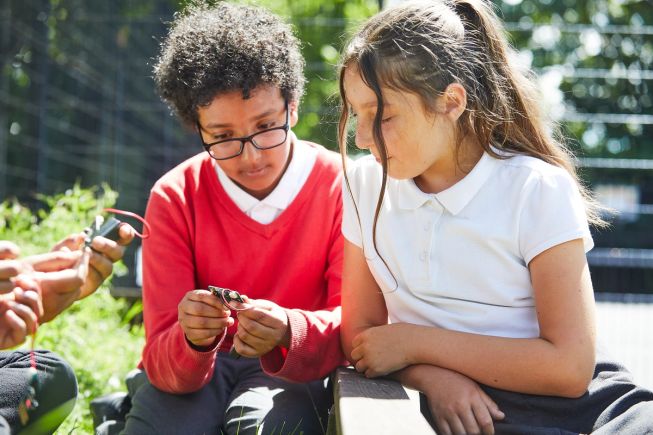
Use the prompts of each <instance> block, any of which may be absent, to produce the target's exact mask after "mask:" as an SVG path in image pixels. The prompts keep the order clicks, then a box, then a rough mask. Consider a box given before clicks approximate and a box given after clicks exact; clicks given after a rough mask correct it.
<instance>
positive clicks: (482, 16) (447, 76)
mask: <svg viewBox="0 0 653 435" xmlns="http://www.w3.org/2000/svg"><path fill="white" fill-rule="evenodd" d="M512 52H513V49H512V48H511V47H510V45H509V43H508V41H507V38H506V36H505V31H504V29H503V25H502V24H501V22H500V20H499V18H498V17H497V15H496V14H495V13H494V11H493V10H492V7H491V5H490V4H488V3H487V2H486V1H484V0H430V1H413V2H407V3H402V4H400V5H398V6H395V7H393V8H389V9H387V10H385V11H383V12H380V13H379V14H377V15H376V16H374V17H372V18H371V19H370V20H369V21H367V22H366V23H365V24H364V25H363V27H362V29H360V30H359V31H358V32H357V33H356V34H355V35H354V36H353V38H352V39H351V41H350V42H349V44H348V45H347V47H346V49H345V51H344V54H343V56H342V59H341V66H340V71H339V75H340V96H341V100H342V112H341V116H340V122H339V126H338V132H339V138H338V139H339V143H340V150H341V154H342V156H343V165H346V147H347V130H348V122H349V110H350V108H349V105H348V103H347V98H346V94H345V89H344V85H343V80H344V75H345V71H346V69H347V68H349V67H355V68H356V69H357V70H358V71H359V73H360V76H361V78H362V80H363V82H364V83H365V84H366V85H367V86H369V88H370V89H371V90H372V91H373V92H374V93H375V95H376V99H377V111H376V115H375V118H374V122H373V127H372V133H373V138H374V141H375V145H376V148H377V149H378V151H379V155H380V158H381V165H382V168H383V178H382V185H381V192H380V194H379V200H378V202H377V207H376V211H375V217H374V228H373V242H374V248H375V250H377V252H378V249H376V223H377V219H378V214H379V210H380V208H381V203H382V200H383V195H384V193H385V187H386V183H387V169H388V162H387V150H386V145H385V141H384V138H383V133H382V129H381V120H382V119H383V107H384V101H383V93H382V88H388V89H393V90H397V91H404V92H410V93H412V94H415V95H417V96H419V98H420V100H421V102H422V104H423V105H424V108H425V109H426V110H428V111H429V112H431V113H435V102H436V100H437V98H438V97H440V96H442V95H443V92H444V90H445V89H446V87H447V86H448V85H449V84H451V83H459V84H461V85H462V86H463V87H464V88H465V90H466V92H467V108H466V110H465V112H464V113H463V114H462V115H461V117H460V118H459V120H458V123H457V131H456V135H455V137H456V141H457V148H458V146H459V145H460V143H461V140H462V138H463V137H465V135H468V134H471V135H474V136H475V137H476V138H477V140H478V143H479V144H480V145H481V147H482V148H483V150H484V151H486V152H487V153H488V154H490V155H492V156H494V157H496V158H506V155H505V154H510V155H514V154H520V155H528V156H532V157H535V158H538V159H541V160H544V161H545V162H547V163H550V164H553V165H556V166H559V167H562V168H564V169H566V170H567V172H569V174H570V175H571V176H572V177H573V179H574V180H575V181H576V183H577V184H578V187H579V189H580V191H581V194H582V195H583V198H584V199H585V205H586V207H585V209H586V213H587V218H588V221H589V222H590V223H591V224H593V225H596V226H604V225H605V224H606V223H605V221H604V220H603V219H602V218H601V216H600V210H601V207H600V206H599V205H598V204H597V203H596V202H595V201H594V200H593V199H592V197H591V195H590V193H589V191H588V190H587V189H586V188H585V187H584V186H583V185H582V184H581V183H580V181H579V178H578V175H577V173H576V169H575V166H574V164H573V155H572V153H571V152H570V151H569V149H568V148H567V146H566V145H565V143H564V140H563V138H562V135H561V134H560V133H559V129H558V128H557V126H555V125H554V123H553V122H551V121H550V120H549V118H548V117H546V116H545V115H544V113H543V111H542V109H541V107H540V105H539V103H538V101H539V100H540V97H539V93H538V92H537V89H536V86H535V84H534V80H533V75H532V74H530V73H528V72H525V71H523V70H522V69H520V68H518V67H517V66H516V65H515V64H514V61H513V59H514V56H511V54H512ZM495 149H496V150H499V151H500V152H501V151H503V153H500V154H497V153H496V152H495V151H494V150H495ZM506 151H507V153H506ZM346 183H347V186H348V187H349V181H348V180H347V181H346ZM357 213H358V210H357Z"/></svg>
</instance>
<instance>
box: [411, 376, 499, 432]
mask: <svg viewBox="0 0 653 435" xmlns="http://www.w3.org/2000/svg"><path fill="white" fill-rule="evenodd" d="M420 367H421V369H420V370H423V371H425V372H424V373H423V374H420V378H421V379H423V380H424V382H423V383H422V385H421V388H420V390H421V391H422V392H423V393H424V394H425V395H426V398H427V399H428V403H429V408H430V410H431V414H432V415H433V419H434V420H435V424H436V425H437V428H438V433H439V434H442V435H449V434H468V433H482V434H493V433H494V423H493V421H494V420H502V419H503V418H504V414H503V412H501V410H500V409H499V407H498V406H497V404H496V403H494V401H493V400H492V399H490V396H488V395H487V394H486V393H485V392H484V391H483V390H482V389H481V387H480V386H479V385H478V384H477V383H476V382H475V381H473V380H472V379H470V378H468V377H467V376H464V375H461V374H460V373H457V372H454V371H451V370H448V369H443V368H441V367H436V366H424V365H422V366H420Z"/></svg>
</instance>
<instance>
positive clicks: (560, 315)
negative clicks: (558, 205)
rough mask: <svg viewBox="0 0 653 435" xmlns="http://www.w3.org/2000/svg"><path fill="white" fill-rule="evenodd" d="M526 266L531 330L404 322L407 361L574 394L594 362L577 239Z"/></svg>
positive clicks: (520, 387)
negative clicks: (495, 332)
mask: <svg viewBox="0 0 653 435" xmlns="http://www.w3.org/2000/svg"><path fill="white" fill-rule="evenodd" d="M529 268H530V273H531V280H532V284H533V288H534V291H535V301H536V309H537V316H538V322H539V327H540V336H539V337H537V338H503V337H494V336H486V335H480V334H470V333H464V332H456V331H449V330H445V329H439V328H434V327H427V326H415V325H407V324H406V325H405V327H406V328H407V329H409V330H410V331H409V332H408V333H407V334H409V336H410V337H412V340H410V342H411V343H412V346H411V347H412V349H411V350H410V353H411V355H410V357H409V360H410V361H411V362H412V363H425V364H433V365H436V366H440V367H444V368H448V369H451V370H455V371H458V372H460V373H462V374H464V375H466V376H469V377H470V378H472V379H475V380H476V381H478V382H480V383H483V384H486V385H489V386H492V387H496V388H500V389H504V390H510V391H517V392H522V393H530V394H542V395H552V396H562V397H579V396H581V395H582V394H583V393H584V392H585V391H586V389H587V385H588V384H589V382H590V380H591V378H592V374H593V371H594V363H595V325H594V300H593V293H592V285H591V281H590V276H589V270H588V267H587V262H586V259H585V253H584V250H583V243H582V241H581V240H572V241H570V242H566V243H562V244H560V245H557V246H554V247H552V248H550V249H548V250H546V251H544V252H542V253H541V254H540V255H538V256H537V257H535V258H534V259H533V260H532V261H531V263H530V264H529Z"/></svg>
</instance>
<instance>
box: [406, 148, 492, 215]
mask: <svg viewBox="0 0 653 435" xmlns="http://www.w3.org/2000/svg"><path fill="white" fill-rule="evenodd" d="M498 162H499V160H498V159H496V158H494V157H492V156H490V155H489V154H488V153H486V152H484V153H483V155H482V156H481V159H480V160H479V161H478V163H476V165H475V166H474V168H473V169H472V170H471V172H470V173H469V174H467V175H466V176H465V177H464V178H463V179H462V180H460V181H459V182H457V183H456V184H454V185H453V186H451V187H449V188H448V189H445V190H443V191H442V192H440V193H436V194H428V193H424V192H422V191H421V190H420V189H419V187H417V185H416V184H415V181H414V180H405V181H406V182H404V183H399V187H398V188H399V198H398V201H399V207H401V208H403V209H406V210H414V209H417V208H419V207H421V206H422V205H424V203H426V202H427V201H429V200H430V199H431V198H435V199H437V200H438V202H439V203H440V204H441V205H442V206H443V207H444V208H446V209H447V210H448V211H449V213H451V214H453V215H456V214H458V213H460V211H461V210H462V209H463V208H465V206H466V205H467V204H469V202H470V201H471V200H472V198H473V197H474V196H475V195H476V193H478V191H479V190H480V189H481V187H482V186H483V184H484V183H485V181H486V180H487V179H488V177H490V175H491V174H492V172H493V170H494V168H495V166H496V164H497V163H498Z"/></svg>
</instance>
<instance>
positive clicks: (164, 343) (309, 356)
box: [123, 2, 344, 434]
mask: <svg viewBox="0 0 653 435" xmlns="http://www.w3.org/2000/svg"><path fill="white" fill-rule="evenodd" d="M303 63H304V62H303V59H302V57H301V53H300V50H299V44H298V41H297V40H296V38H295V37H294V36H293V34H292V31H291V29H290V27H289V26H288V25H286V24H284V23H282V22H281V20H280V19H279V18H278V17H276V16H274V15H272V14H270V13H269V12H267V11H265V10H262V9H259V8H253V7H247V6H236V5H230V4H227V3H224V2H220V3H218V4H217V6H215V7H212V8H207V7H198V6H194V7H191V8H190V9H188V10H186V11H185V12H184V13H183V14H181V15H179V16H177V17H176V19H175V21H174V22H173V24H172V28H171V31H170V34H169V35H168V37H167V39H165V40H164V42H163V44H162V51H161V54H160V56H159V58H158V60H157V63H156V66H155V68H154V76H155V80H156V84H157V87H158V90H159V91H160V93H161V95H162V97H163V99H164V100H165V101H166V102H167V103H168V104H169V105H170V106H171V107H172V109H173V110H174V111H175V112H176V114H177V115H178V116H179V118H180V119H181V120H182V122H183V123H184V124H185V125H186V126H188V127H190V128H192V129H194V130H195V131H197V134H198V136H199V139H200V140H201V144H202V145H203V147H204V149H205V151H206V152H203V153H201V154H199V155H197V156H195V157H192V158H191V159H189V160H187V161H185V162H183V163H181V164H180V165H179V166H177V167H176V168H174V169H173V170H172V171H170V172H169V173H168V174H166V175H164V176H163V177H162V178H161V179H160V180H159V181H158V182H157V183H156V184H155V186H154V187H153V189H152V191H151V195H150V200H149V203H148V207H147V213H146V219H147V220H148V222H149V223H150V225H151V227H152V231H151V237H150V238H149V239H147V240H146V241H145V242H144V243H143V277H144V280H143V303H144V320H145V327H146V344H145V349H144V351H143V359H142V363H141V367H142V368H143V369H144V370H145V373H146V374H147V378H148V382H145V384H144V385H143V386H141V387H140V388H139V389H138V390H137V392H136V393H135V394H134V395H133V397H132V403H133V407H132V409H131V411H130V413H129V414H128V416H127V421H126V426H125V430H124V432H123V433H127V434H141V433H187V434H192V433H220V432H219V431H223V432H224V433H240V434H248V433H272V432H276V433H290V432H293V431H294V432H295V433H301V432H303V433H311V434H312V433H323V432H324V431H325V429H326V413H327V411H328V408H329V406H330V401H331V396H330V393H329V391H328V390H327V389H326V388H325V382H324V378H325V376H326V375H327V374H328V373H329V372H330V371H331V370H332V369H333V368H334V367H335V366H337V365H338V364H340V363H342V362H344V361H343V355H342V353H341V350H340V343H339V336H338V334H339V328H340V282H341V269H342V243H343V242H342V235H341V232H340V223H341V214H342V205H341V182H342V174H341V164H340V159H339V156H338V155H337V154H336V153H333V152H331V151H327V150H326V149H324V148H323V147H322V146H319V145H316V144H312V143H309V142H305V141H302V140H299V139H298V138H297V137H296V136H295V135H294V134H293V132H292V127H293V126H295V125H296V123H297V121H298V104H299V100H300V98H301V95H302V93H303V87H304V81H305V79H304V77H303ZM209 287H210V288H211V289H212V291H213V292H214V293H211V291H209V290H208V289H209ZM236 292H238V293H236ZM241 294H242V295H246V296H243V297H242V299H239V298H240V295H241ZM218 296H220V297H218ZM236 302H237V303H236ZM232 346H233V348H234V349H235V351H236V352H237V355H236V354H235V353H234V352H232V353H231V354H230V352H229V350H230V349H231V348H232ZM239 356H242V358H239ZM289 381H292V382H289Z"/></svg>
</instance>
